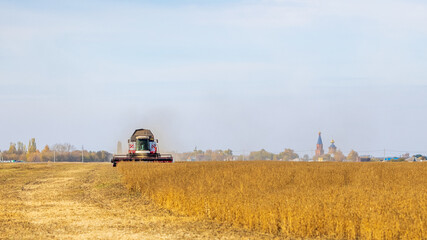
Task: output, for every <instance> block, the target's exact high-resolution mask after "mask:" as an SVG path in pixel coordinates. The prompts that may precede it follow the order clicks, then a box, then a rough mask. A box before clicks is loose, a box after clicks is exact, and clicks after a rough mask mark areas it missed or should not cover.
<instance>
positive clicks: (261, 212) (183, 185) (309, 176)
mask: <svg viewBox="0 0 427 240" xmlns="http://www.w3.org/2000/svg"><path fill="white" fill-rule="evenodd" d="M119 171H120V172H121V173H122V175H123V178H124V181H125V183H126V184H127V186H128V188H130V189H132V190H135V191H140V192H142V193H143V194H144V195H146V196H148V197H150V198H151V199H152V200H153V201H154V202H156V203H157V204H159V205H161V206H163V207H165V208H167V209H170V210H172V211H175V212H178V213H183V214H188V215H193V216H199V217H208V218H210V219H214V220H217V221H221V222H227V223H231V224H233V225H235V226H240V227H244V228H248V229H251V230H256V231H263V232H268V233H271V234H275V235H280V236H288V237H296V238H316V237H321V238H336V239H426V238H427V175H426V173H427V164H423V163H293V162H272V161H271V162H270V161H257V162H198V163H175V164H156V163H153V164H149V163H146V164H145V163H137V164H135V163H126V164H125V163H123V164H122V163H121V164H119Z"/></svg>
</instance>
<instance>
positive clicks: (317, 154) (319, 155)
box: [313, 132, 337, 162]
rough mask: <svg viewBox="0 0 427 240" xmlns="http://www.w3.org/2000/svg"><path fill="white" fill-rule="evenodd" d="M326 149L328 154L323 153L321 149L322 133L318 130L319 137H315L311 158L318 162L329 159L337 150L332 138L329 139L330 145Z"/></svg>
mask: <svg viewBox="0 0 427 240" xmlns="http://www.w3.org/2000/svg"><path fill="white" fill-rule="evenodd" d="M328 150H329V151H328V154H327V155H325V151H324V150H323V141H322V133H321V132H319V137H318V138H317V144H316V152H315V155H314V158H313V159H314V160H317V161H320V162H322V161H329V160H331V157H332V156H333V155H334V154H335V153H336V152H337V147H336V146H335V141H334V140H333V139H332V140H331V145H330V146H329V149H328Z"/></svg>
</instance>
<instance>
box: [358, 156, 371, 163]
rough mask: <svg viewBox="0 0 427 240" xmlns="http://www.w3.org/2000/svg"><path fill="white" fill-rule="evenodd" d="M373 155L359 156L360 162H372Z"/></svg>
mask: <svg viewBox="0 0 427 240" xmlns="http://www.w3.org/2000/svg"><path fill="white" fill-rule="evenodd" d="M370 161H371V156H359V162H370Z"/></svg>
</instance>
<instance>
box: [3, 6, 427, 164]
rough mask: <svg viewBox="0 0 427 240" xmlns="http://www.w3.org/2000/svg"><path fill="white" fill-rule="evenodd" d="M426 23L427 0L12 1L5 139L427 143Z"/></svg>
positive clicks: (107, 143) (272, 146) (356, 145)
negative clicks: (139, 132)
mask: <svg viewBox="0 0 427 240" xmlns="http://www.w3.org/2000/svg"><path fill="white" fill-rule="evenodd" d="M426 22H427V3H424V2H423V1H417V0H413V1H403V0H401V1H384V0H380V1H375V0H374V1H366V0H362V1H338V0H323V1H314V0H302V1H296V0H294V1H291V0H282V1H281V0H275V1H274V0H259V1H257V0H251V1H207V0H206V1H191V0H186V1H90V2H89V3H88V2H86V1H61V2H57V1H37V2H35V1H19V2H16V1H0V92H1V95H0V108H1V111H2V117H1V120H0V136H1V137H0V150H2V151H3V150H6V149H8V147H9V143H10V142H17V141H22V142H24V143H25V144H27V143H28V140H29V139H30V138H32V137H35V138H36V140H37V144H38V148H39V149H41V148H42V147H43V146H44V145H45V144H49V145H52V144H55V143H64V142H67V143H70V144H72V145H74V146H76V147H77V148H81V146H82V145H84V146H85V149H90V150H108V151H111V152H114V151H115V150H116V145H117V141H118V140H121V141H122V142H123V143H125V142H126V139H127V138H128V137H129V136H130V134H132V132H133V130H134V129H136V128H149V129H151V130H153V132H154V134H155V135H156V137H157V138H159V140H160V147H161V150H162V151H172V150H173V151H191V150H192V149H194V147H195V146H197V147H198V148H199V149H225V148H231V149H232V150H234V151H235V152H237V153H242V152H246V153H248V152H249V151H255V150H260V149H262V148H263V149H266V150H268V151H272V152H276V153H277V152H280V151H283V149H284V148H292V149H294V150H296V151H298V152H299V151H301V152H300V154H301V155H302V154H304V153H303V152H307V153H309V154H310V155H313V154H314V149H315V144H316V141H317V133H318V132H319V131H321V132H322V137H323V142H324V145H325V148H327V147H328V146H329V144H328V143H329V141H330V140H331V139H332V138H333V139H334V140H335V141H336V146H337V147H338V148H339V149H340V150H342V151H343V152H344V153H345V154H347V153H348V152H349V151H350V150H351V149H354V150H356V151H359V152H360V153H361V154H365V153H366V154H375V155H379V156H381V155H382V153H381V150H382V149H384V148H385V149H388V150H394V151H409V152H410V153H411V154H413V153H418V152H421V153H427V143H426V142H427V141H426V140H425V139H426V137H425V135H426V133H427V124H425V119H426V117H427V113H426V111H425V110H426V109H427V101H426V99H425V96H426V92H427V73H426V69H427V45H426V44H425V43H426V42H427V27H426V26H425V23H426ZM310 151H312V152H310ZM390 155H397V154H390Z"/></svg>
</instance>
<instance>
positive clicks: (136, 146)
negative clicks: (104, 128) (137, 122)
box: [111, 128, 173, 167]
mask: <svg viewBox="0 0 427 240" xmlns="http://www.w3.org/2000/svg"><path fill="white" fill-rule="evenodd" d="M158 142H159V141H158V140H157V139H154V135H153V133H152V132H151V131H150V130H148V129H143V128H141V129H136V130H135V132H134V133H133V134H132V136H131V137H130V139H129V140H128V143H129V144H128V145H129V150H128V154H116V155H113V159H112V160H111V163H113V167H115V166H116V165H117V163H118V162H128V161H133V162H137V161H142V162H163V163H171V162H173V157H172V155H171V154H160V153H158V152H157V143H158Z"/></svg>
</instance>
